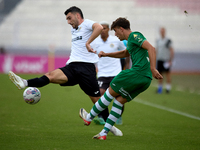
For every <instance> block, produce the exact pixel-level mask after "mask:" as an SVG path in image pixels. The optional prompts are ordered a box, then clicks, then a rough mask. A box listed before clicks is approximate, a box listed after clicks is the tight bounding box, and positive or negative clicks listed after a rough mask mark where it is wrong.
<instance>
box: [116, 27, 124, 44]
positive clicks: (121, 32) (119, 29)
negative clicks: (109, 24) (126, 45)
mask: <svg viewBox="0 0 200 150" xmlns="http://www.w3.org/2000/svg"><path fill="white" fill-rule="evenodd" d="M114 31H115V36H117V37H118V38H119V40H120V41H122V40H124V39H125V38H124V33H123V31H122V29H121V28H119V27H116V28H114Z"/></svg>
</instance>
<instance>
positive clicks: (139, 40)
mask: <svg viewBox="0 0 200 150" xmlns="http://www.w3.org/2000/svg"><path fill="white" fill-rule="evenodd" d="M133 37H134V38H135V40H137V41H138V42H141V41H142V38H140V36H138V35H137V34H133Z"/></svg>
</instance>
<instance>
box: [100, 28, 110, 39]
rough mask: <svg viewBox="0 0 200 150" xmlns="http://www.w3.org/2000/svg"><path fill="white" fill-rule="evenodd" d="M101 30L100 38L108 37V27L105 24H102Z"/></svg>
mask: <svg viewBox="0 0 200 150" xmlns="http://www.w3.org/2000/svg"><path fill="white" fill-rule="evenodd" d="M102 26H103V30H102V32H101V38H104V37H108V32H109V28H108V26H107V25H102Z"/></svg>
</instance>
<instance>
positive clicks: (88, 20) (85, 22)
mask: <svg viewBox="0 0 200 150" xmlns="http://www.w3.org/2000/svg"><path fill="white" fill-rule="evenodd" d="M94 23H95V21H93V20H90V19H84V21H83V25H87V24H94Z"/></svg>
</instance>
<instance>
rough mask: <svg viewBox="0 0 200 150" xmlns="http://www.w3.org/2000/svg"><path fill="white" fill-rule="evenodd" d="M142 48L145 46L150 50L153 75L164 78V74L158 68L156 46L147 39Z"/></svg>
mask: <svg viewBox="0 0 200 150" xmlns="http://www.w3.org/2000/svg"><path fill="white" fill-rule="evenodd" d="M142 48H144V49H146V50H147V51H148V54H149V61H150V68H151V72H152V75H153V77H154V78H156V79H162V78H163V77H162V75H161V74H160V73H159V72H158V70H157V69H156V51H155V48H154V47H153V46H152V45H151V44H150V43H149V42H148V41H147V40H145V41H144V42H143V44H142Z"/></svg>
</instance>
